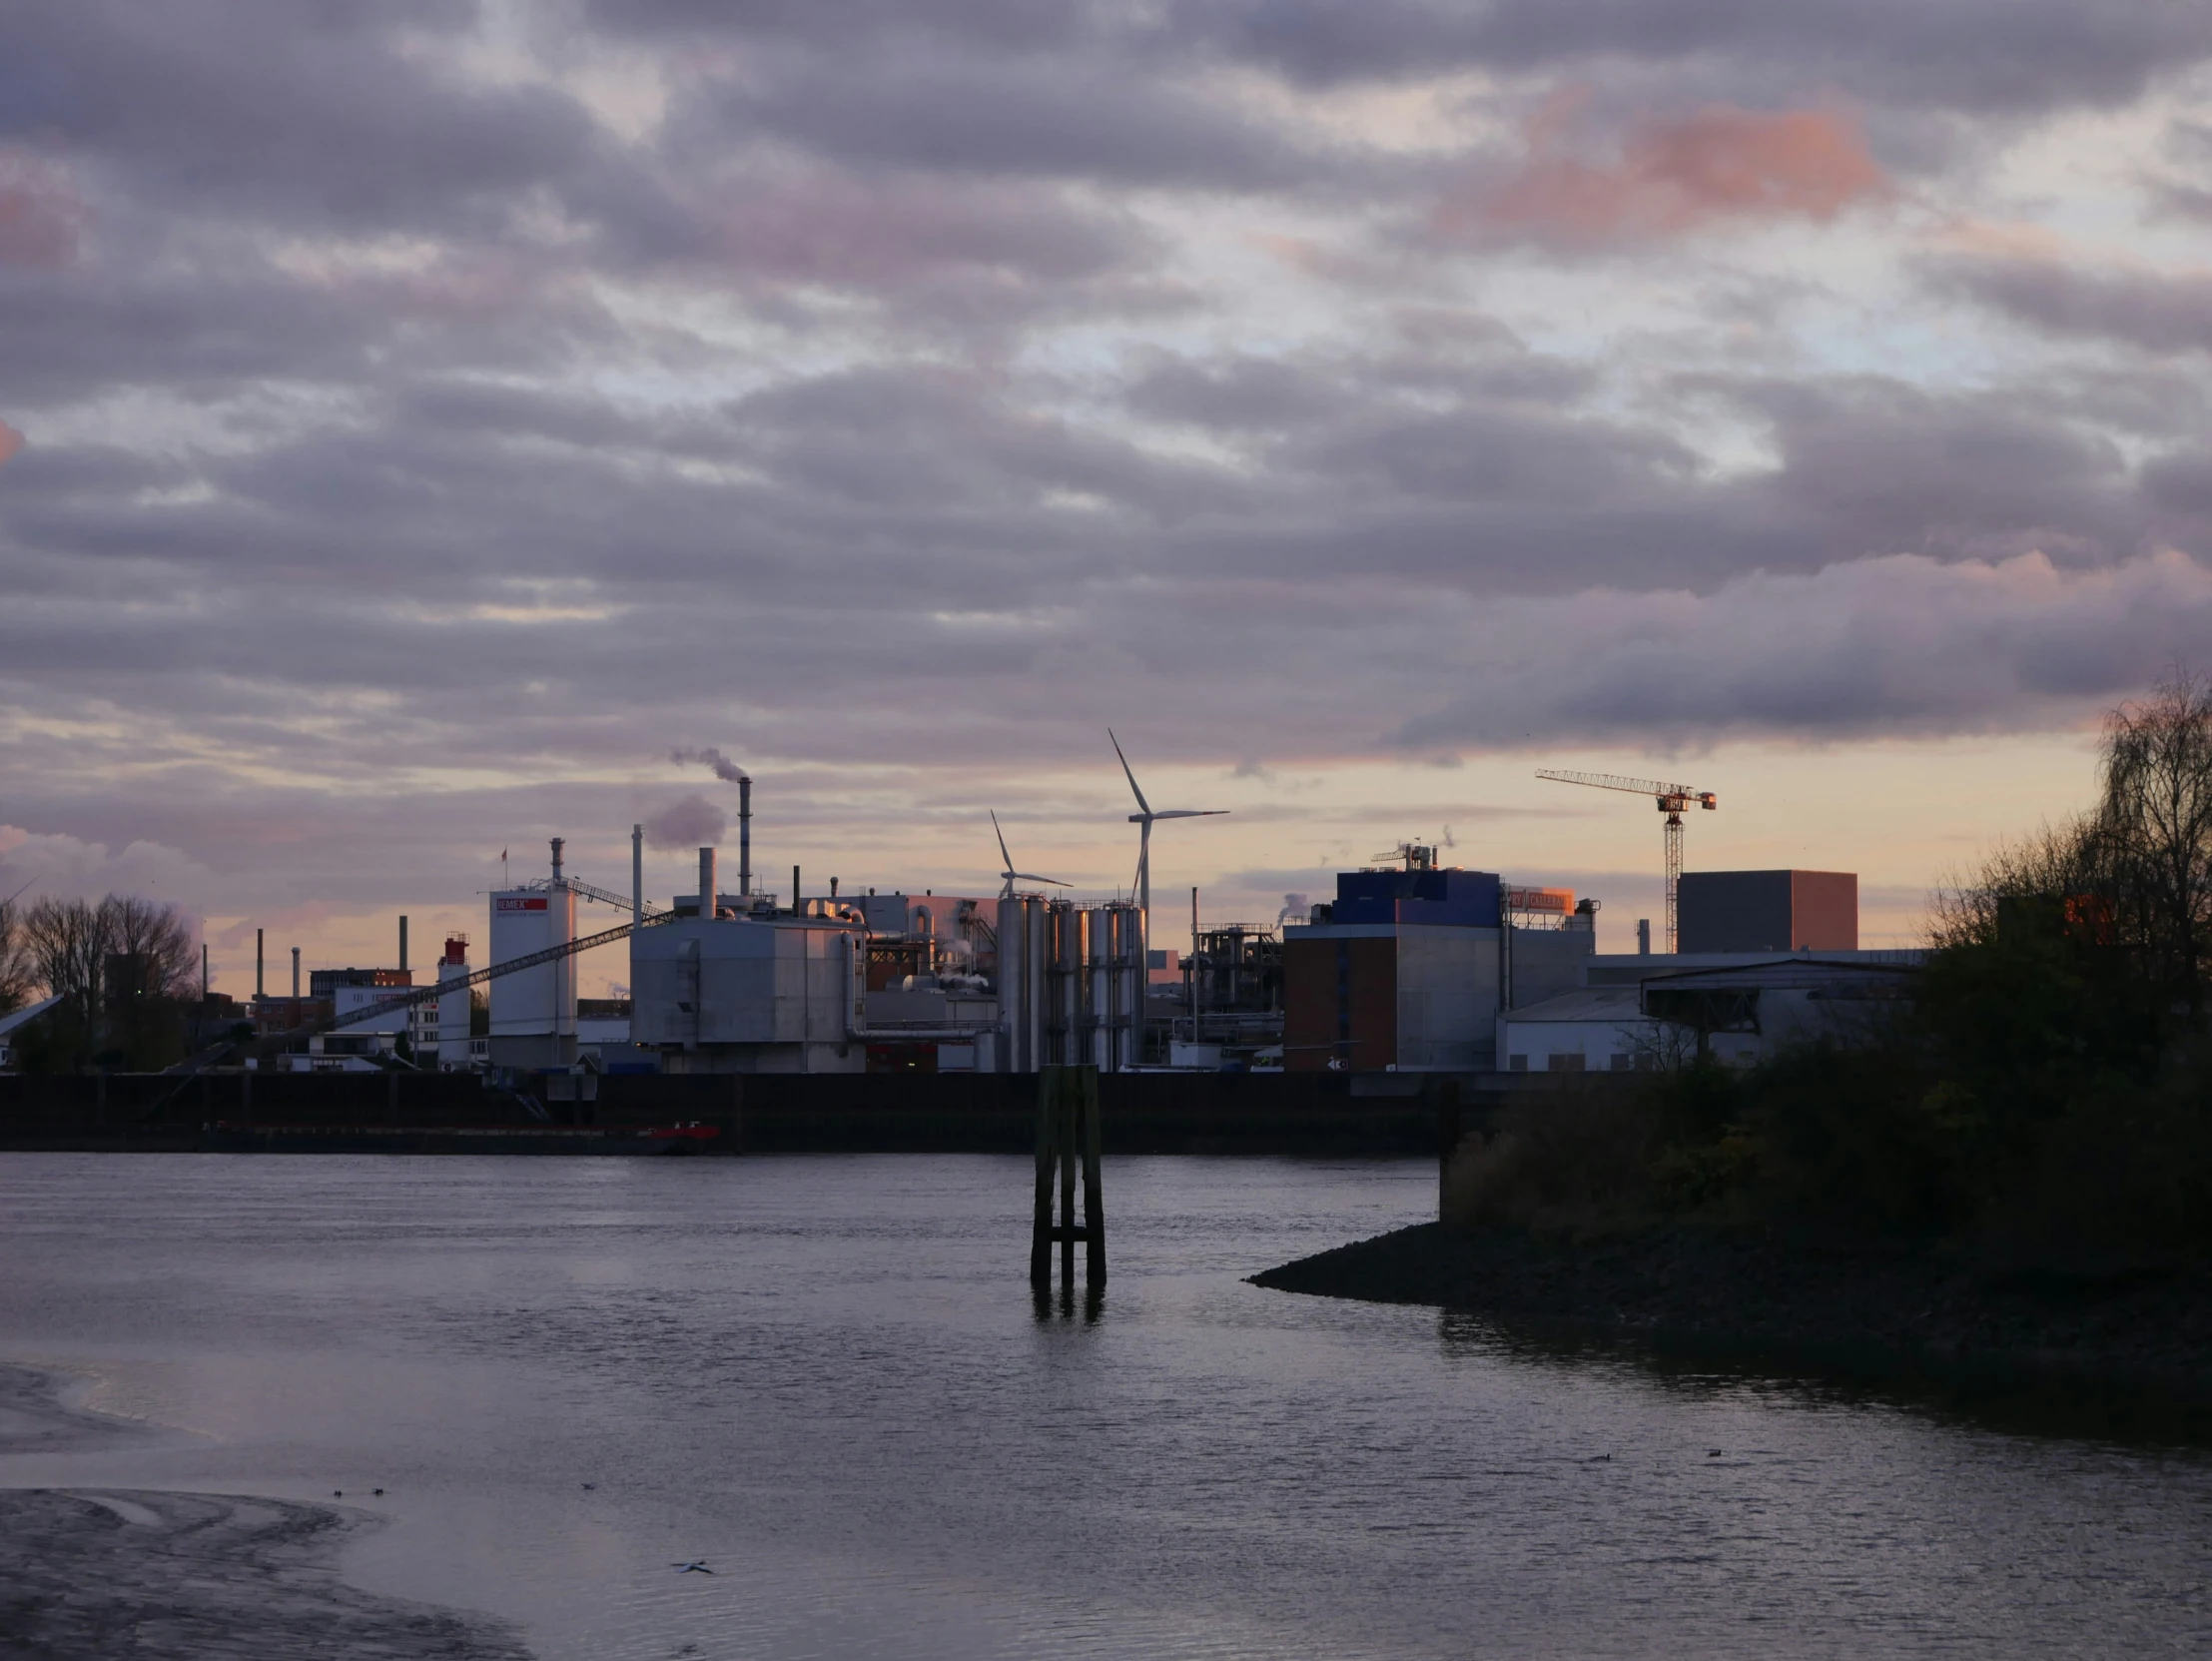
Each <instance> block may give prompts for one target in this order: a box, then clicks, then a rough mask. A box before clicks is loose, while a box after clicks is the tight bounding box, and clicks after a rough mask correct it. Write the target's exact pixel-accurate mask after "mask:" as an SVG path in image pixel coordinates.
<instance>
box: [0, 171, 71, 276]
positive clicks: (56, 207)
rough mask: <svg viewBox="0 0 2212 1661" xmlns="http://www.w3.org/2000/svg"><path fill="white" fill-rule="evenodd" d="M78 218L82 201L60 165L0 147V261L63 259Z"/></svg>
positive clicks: (19, 262) (46, 263) (36, 262)
mask: <svg viewBox="0 0 2212 1661" xmlns="http://www.w3.org/2000/svg"><path fill="white" fill-rule="evenodd" d="M83 222H84V204H83V202H82V201H81V200H80V199H79V198H78V196H77V193H76V191H75V190H74V189H72V188H71V186H70V184H69V181H68V179H67V178H66V177H65V176H64V175H63V173H62V170H61V169H60V168H58V167H57V166H55V165H54V164H53V163H52V162H49V161H46V160H44V159H43V158H41V157H38V156H34V155H32V154H31V153H30V152H28V151H25V150H20V149H15V148H5V149H0V265H18V266H66V265H68V264H69V262H70V261H72V260H74V259H75V258H76V257H77V238H78V233H79V231H80V230H81V229H82V226H83Z"/></svg>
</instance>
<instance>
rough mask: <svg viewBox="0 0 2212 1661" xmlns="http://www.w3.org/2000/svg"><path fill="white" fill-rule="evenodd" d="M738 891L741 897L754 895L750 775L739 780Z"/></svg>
mask: <svg viewBox="0 0 2212 1661" xmlns="http://www.w3.org/2000/svg"><path fill="white" fill-rule="evenodd" d="M737 892H738V896H739V898H741V899H747V900H749V899H751V898H752V897H753V781H752V779H751V777H750V776H746V777H743V778H740V779H739V780H738V781H737Z"/></svg>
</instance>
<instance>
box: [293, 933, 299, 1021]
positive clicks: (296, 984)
mask: <svg viewBox="0 0 2212 1661" xmlns="http://www.w3.org/2000/svg"><path fill="white" fill-rule="evenodd" d="M292 1015H293V1019H294V1020H295V1021H297V1020H298V1019H299V1018H300V948H299V947H297V946H295V947H293V949H292Z"/></svg>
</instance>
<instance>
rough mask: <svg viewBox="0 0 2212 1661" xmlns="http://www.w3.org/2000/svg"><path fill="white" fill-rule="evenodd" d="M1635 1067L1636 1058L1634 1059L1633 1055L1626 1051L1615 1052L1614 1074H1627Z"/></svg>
mask: <svg viewBox="0 0 2212 1661" xmlns="http://www.w3.org/2000/svg"><path fill="white" fill-rule="evenodd" d="M1635 1066H1636V1058H1635V1057H1634V1056H1633V1055H1631V1054H1630V1053H1629V1052H1628V1051H1626V1050H1616V1051H1614V1052H1613V1071H1614V1072H1616V1073H1626V1072H1628V1071H1629V1070H1630V1069H1632V1068H1634V1067H1635Z"/></svg>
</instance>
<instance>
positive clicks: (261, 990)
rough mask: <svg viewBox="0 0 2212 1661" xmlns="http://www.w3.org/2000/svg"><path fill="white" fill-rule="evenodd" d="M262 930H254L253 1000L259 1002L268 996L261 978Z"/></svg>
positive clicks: (267, 989)
mask: <svg viewBox="0 0 2212 1661" xmlns="http://www.w3.org/2000/svg"><path fill="white" fill-rule="evenodd" d="M261 948H262V931H261V930H259V929H256V930H255V931H254V1002H255V1003H257V1004H258V1003H260V1002H261V1001H262V1000H263V999H264V998H266V997H268V996H269V988H268V986H267V985H266V984H265V983H264V982H263V979H262V950H261Z"/></svg>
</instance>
